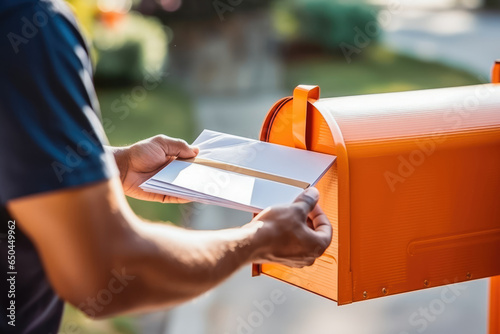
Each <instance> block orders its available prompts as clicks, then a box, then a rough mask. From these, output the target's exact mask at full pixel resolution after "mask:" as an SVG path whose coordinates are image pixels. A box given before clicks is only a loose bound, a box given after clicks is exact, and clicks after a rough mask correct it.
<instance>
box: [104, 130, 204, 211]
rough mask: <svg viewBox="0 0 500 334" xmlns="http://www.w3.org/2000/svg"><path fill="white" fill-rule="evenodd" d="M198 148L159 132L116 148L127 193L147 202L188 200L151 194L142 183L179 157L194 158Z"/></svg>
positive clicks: (179, 201)
mask: <svg viewBox="0 0 500 334" xmlns="http://www.w3.org/2000/svg"><path fill="white" fill-rule="evenodd" d="M198 151H199V150H198V148H196V147H193V146H190V145H188V144H187V143H186V142H185V141H184V140H182V139H175V138H170V137H168V136H165V135H158V136H155V137H152V138H149V139H145V140H142V141H139V142H137V143H135V144H133V145H131V146H127V147H113V154H114V156H115V160H116V163H117V165H118V168H119V170H120V179H121V181H122V185H123V191H124V192H125V195H127V196H129V197H133V198H137V199H141V200H145V201H153V202H162V203H185V202H187V201H185V200H182V199H179V198H176V197H171V196H166V195H161V194H155V193H150V192H146V191H144V190H142V189H141V188H140V187H139V186H140V185H141V184H142V183H143V182H145V181H146V180H148V179H149V178H150V177H152V176H153V175H154V174H156V173H157V172H159V171H160V170H161V169H162V168H163V167H165V166H166V165H168V164H169V163H170V162H172V161H173V160H174V159H176V158H184V159H189V158H194V157H195V156H196V155H197V154H198Z"/></svg>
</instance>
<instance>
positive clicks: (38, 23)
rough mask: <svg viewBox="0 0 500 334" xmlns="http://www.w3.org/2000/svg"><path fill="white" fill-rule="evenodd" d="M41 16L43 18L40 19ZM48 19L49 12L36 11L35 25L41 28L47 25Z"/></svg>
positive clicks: (34, 16)
mask: <svg viewBox="0 0 500 334" xmlns="http://www.w3.org/2000/svg"><path fill="white" fill-rule="evenodd" d="M39 18H41V19H42V20H39ZM48 21H49V18H48V17H47V14H45V13H44V12H36V13H35V14H34V15H33V23H35V25H36V26H37V27H39V28H41V27H43V26H44V25H46V24H47V22H48Z"/></svg>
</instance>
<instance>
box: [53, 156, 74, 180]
mask: <svg viewBox="0 0 500 334" xmlns="http://www.w3.org/2000/svg"><path fill="white" fill-rule="evenodd" d="M52 169H53V170H54V173H56V176H57V179H58V180H59V182H62V181H63V178H62V176H63V175H64V173H66V172H69V173H71V172H72V171H73V169H72V168H69V167H68V166H66V165H63V164H62V163H60V162H59V161H54V162H52Z"/></svg>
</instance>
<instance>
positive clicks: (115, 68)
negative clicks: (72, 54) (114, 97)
mask: <svg viewBox="0 0 500 334" xmlns="http://www.w3.org/2000/svg"><path fill="white" fill-rule="evenodd" d="M93 35H94V36H93V42H94V47H95V50H96V51H97V65H96V74H95V80H96V82H97V83H99V84H102V83H105V84H109V83H111V84H116V83H120V84H130V83H134V82H140V81H142V80H143V78H144V76H145V75H147V74H149V75H159V74H160V73H161V71H162V70H163V66H164V64H165V62H166V58H167V47H168V36H167V33H166V31H165V29H164V27H163V25H162V24H161V22H160V21H159V20H158V19H156V18H154V17H145V16H143V15H142V14H139V13H137V12H133V11H132V12H129V13H127V14H126V15H125V16H124V17H123V19H121V20H120V22H117V23H116V24H113V25H112V26H110V25H109V23H106V21H97V22H96V23H95V26H94V33H93Z"/></svg>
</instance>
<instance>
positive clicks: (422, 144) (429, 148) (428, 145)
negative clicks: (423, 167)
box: [416, 139, 436, 156]
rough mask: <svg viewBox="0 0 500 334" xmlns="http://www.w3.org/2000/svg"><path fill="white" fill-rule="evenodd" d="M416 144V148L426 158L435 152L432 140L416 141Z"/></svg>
mask: <svg viewBox="0 0 500 334" xmlns="http://www.w3.org/2000/svg"><path fill="white" fill-rule="evenodd" d="M416 143H417V146H418V148H420V150H421V151H422V152H424V153H425V154H426V155H427V156H430V155H431V154H432V153H434V151H435V150H436V144H435V143H434V141H433V140H432V139H425V140H417V141H416Z"/></svg>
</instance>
